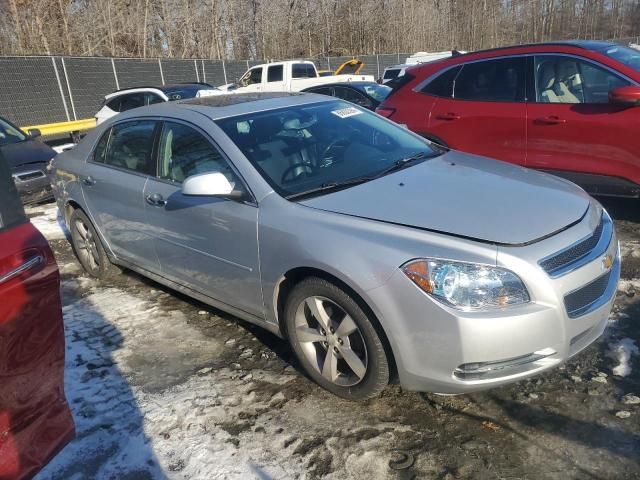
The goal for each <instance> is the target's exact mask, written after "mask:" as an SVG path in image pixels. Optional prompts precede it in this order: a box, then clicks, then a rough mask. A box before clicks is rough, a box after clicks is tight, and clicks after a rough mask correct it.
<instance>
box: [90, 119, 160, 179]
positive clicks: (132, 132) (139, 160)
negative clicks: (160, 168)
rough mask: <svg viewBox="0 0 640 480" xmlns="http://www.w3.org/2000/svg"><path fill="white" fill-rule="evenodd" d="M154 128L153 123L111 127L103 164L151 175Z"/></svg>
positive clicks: (138, 122) (125, 124) (140, 122)
mask: <svg viewBox="0 0 640 480" xmlns="http://www.w3.org/2000/svg"><path fill="white" fill-rule="evenodd" d="M155 128H156V122H153V121H136V122H126V123H121V124H119V125H115V126H114V127H112V128H111V136H110V137H109V146H108V148H107V153H106V155H105V156H104V163H105V164H107V165H111V166H114V167H118V168H125V169H127V170H132V171H134V172H138V173H144V174H150V173H152V171H153V168H152V161H151V154H152V150H153V136H154V131H155ZM103 139H104V137H103ZM101 141H102V140H101Z"/></svg>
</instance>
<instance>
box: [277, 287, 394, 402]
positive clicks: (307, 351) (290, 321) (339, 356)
mask: <svg viewBox="0 0 640 480" xmlns="http://www.w3.org/2000/svg"><path fill="white" fill-rule="evenodd" d="M285 321H286V327H287V332H288V336H289V341H290V343H291V346H292V348H293V350H294V351H295V353H296V356H297V357H298V359H299V360H300V363H301V364H302V366H303V368H304V369H305V371H306V372H307V373H308V374H309V376H310V377H311V378H313V380H315V381H316V382H317V383H318V384H320V386H322V387H324V388H325V389H327V390H329V391H330V392H332V393H334V394H336V395H338V396H340V397H343V398H346V399H349V400H365V399H368V398H373V397H376V396H378V395H379V394H380V392H382V390H383V389H384V387H385V386H386V385H387V384H388V383H389V362H388V360H387V356H386V353H385V350H384V347H383V344H382V341H381V340H380V337H379V336H378V333H377V332H376V330H375V328H374V327H373V324H372V322H371V320H369V318H368V317H367V315H366V314H365V312H364V311H363V310H362V308H361V307H360V306H359V305H358V303H357V302H356V301H355V300H354V299H353V298H352V297H351V296H350V295H349V294H347V293H346V292H345V291H344V290H342V289H341V288H339V287H337V286H336V285H334V284H332V283H330V282H328V281H326V280H323V279H321V278H309V279H306V280H303V281H302V282H300V283H299V284H298V285H296V286H295V287H294V288H293V290H292V291H291V293H290V295H289V297H288V299H287V304H286V307H285Z"/></svg>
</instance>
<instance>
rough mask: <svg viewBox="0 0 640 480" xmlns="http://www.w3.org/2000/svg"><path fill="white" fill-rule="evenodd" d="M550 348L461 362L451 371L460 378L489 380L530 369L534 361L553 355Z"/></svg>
mask: <svg viewBox="0 0 640 480" xmlns="http://www.w3.org/2000/svg"><path fill="white" fill-rule="evenodd" d="M555 354H556V351H555V350H553V349H552V348H545V349H543V350H538V351H536V352H533V353H529V354H527V355H522V356H519V357H513V358H508V359H506V360H498V361H493V362H471V363H463V364H462V365H458V367H457V368H456V369H455V370H454V371H453V375H454V376H455V377H456V378H458V379H460V380H489V379H492V378H498V377H506V376H508V375H514V374H517V373H520V372H524V371H527V370H531V367H535V365H532V364H534V363H535V362H537V361H539V360H542V359H544V358H547V357H550V356H551V355H555Z"/></svg>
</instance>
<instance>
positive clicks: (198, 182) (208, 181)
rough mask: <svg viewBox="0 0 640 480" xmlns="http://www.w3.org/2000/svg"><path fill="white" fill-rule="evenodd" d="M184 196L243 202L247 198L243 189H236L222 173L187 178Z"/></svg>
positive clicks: (183, 190)
mask: <svg viewBox="0 0 640 480" xmlns="http://www.w3.org/2000/svg"><path fill="white" fill-rule="evenodd" d="M182 194H183V195H191V196H207V197H225V198H230V199H234V200H241V199H243V198H244V197H245V192H244V190H242V189H236V188H235V185H233V184H231V183H230V182H229V180H227V177H225V176H224V174H222V173H220V172H213V173H201V174H198V175H192V176H190V177H187V178H186V179H185V181H184V182H183V183H182Z"/></svg>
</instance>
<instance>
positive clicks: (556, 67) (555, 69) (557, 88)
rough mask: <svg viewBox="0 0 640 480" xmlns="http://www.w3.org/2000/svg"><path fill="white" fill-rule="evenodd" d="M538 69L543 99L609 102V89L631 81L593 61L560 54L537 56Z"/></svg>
mask: <svg viewBox="0 0 640 480" xmlns="http://www.w3.org/2000/svg"><path fill="white" fill-rule="evenodd" d="M535 72H536V101H538V102H540V103H572V104H576V103H608V102H609V90H612V89H614V88H618V87H624V86H627V85H631V83H630V82H628V81H627V80H624V79H622V78H620V77H619V76H617V75H615V74H614V73H612V72H611V71H609V70H607V69H605V68H603V67H600V66H598V65H596V64H594V63H591V62H586V61H583V60H580V59H577V58H574V57H567V56H561V55H540V56H537V57H536V59H535Z"/></svg>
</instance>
